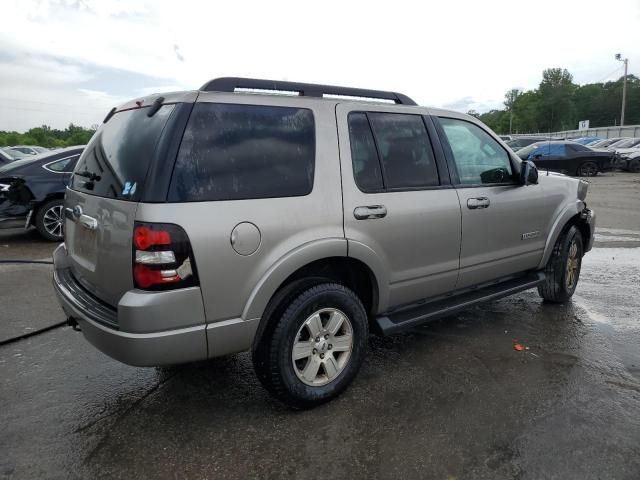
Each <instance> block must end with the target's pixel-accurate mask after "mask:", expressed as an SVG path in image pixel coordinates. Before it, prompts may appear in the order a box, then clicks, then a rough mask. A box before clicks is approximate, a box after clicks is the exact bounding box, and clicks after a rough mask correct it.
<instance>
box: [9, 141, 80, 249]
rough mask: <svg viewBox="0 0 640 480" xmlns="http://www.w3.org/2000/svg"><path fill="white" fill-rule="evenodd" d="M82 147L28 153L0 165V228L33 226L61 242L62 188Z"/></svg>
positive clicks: (47, 236)
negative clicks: (28, 154) (25, 156)
mask: <svg viewBox="0 0 640 480" xmlns="http://www.w3.org/2000/svg"><path fill="white" fill-rule="evenodd" d="M83 148H84V147H82V146H78V147H69V148H64V149H60V150H56V152H55V153H46V154H40V155H35V156H30V157H29V158H25V159H22V160H16V161H14V162H11V163H9V164H8V165H5V166H4V167H2V168H0V228H29V227H31V226H35V227H36V228H37V229H38V233H40V235H42V237H44V238H45V239H47V240H51V241H57V242H59V241H61V240H62V239H63V227H64V224H63V216H62V208H63V207H62V204H63V197H64V191H65V188H66V186H67V184H68V183H69V178H70V177H71V172H72V171H73V168H74V167H75V165H76V163H77V161H78V158H80V154H81V153H82V150H83Z"/></svg>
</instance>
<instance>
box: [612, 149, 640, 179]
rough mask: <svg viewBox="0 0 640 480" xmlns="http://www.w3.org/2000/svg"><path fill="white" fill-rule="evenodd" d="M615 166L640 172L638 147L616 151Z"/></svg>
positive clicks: (639, 150) (639, 151)
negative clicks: (620, 151)
mask: <svg viewBox="0 0 640 480" xmlns="http://www.w3.org/2000/svg"><path fill="white" fill-rule="evenodd" d="M616 166H617V167H618V168H620V169H622V170H626V171H628V172H633V173H639V172H640V148H634V149H627V150H626V151H624V152H622V153H618V159H617V162H616Z"/></svg>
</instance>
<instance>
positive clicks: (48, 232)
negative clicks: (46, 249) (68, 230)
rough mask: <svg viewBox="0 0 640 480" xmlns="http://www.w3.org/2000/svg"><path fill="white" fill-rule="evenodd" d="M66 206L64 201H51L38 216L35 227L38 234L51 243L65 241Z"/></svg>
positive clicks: (41, 208)
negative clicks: (64, 213)
mask: <svg viewBox="0 0 640 480" xmlns="http://www.w3.org/2000/svg"><path fill="white" fill-rule="evenodd" d="M63 212H64V205H63V200H62V199H56V200H50V201H48V202H47V203H45V204H44V205H43V206H42V207H40V209H39V210H38V213H37V214H36V219H35V226H36V229H37V230H38V233H39V234H40V235H41V236H42V237H44V238H45V239H46V240H49V241H50V242H60V241H62V240H63V239H64V215H63Z"/></svg>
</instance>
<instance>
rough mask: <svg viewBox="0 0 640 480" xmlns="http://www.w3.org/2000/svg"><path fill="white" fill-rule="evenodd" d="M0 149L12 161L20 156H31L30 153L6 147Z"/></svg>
mask: <svg viewBox="0 0 640 480" xmlns="http://www.w3.org/2000/svg"><path fill="white" fill-rule="evenodd" d="M0 151H2V153H4V154H5V155H8V156H9V157H11V158H12V161H13V160H20V159H21V158H26V157H30V156H31V155H27V154H26V153H22V152H20V151H18V150H9V149H8V148H7V147H5V148H0Z"/></svg>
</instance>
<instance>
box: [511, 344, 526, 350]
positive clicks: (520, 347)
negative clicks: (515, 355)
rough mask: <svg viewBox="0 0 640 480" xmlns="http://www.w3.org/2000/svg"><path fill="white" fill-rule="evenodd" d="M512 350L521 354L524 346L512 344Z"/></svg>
mask: <svg viewBox="0 0 640 480" xmlns="http://www.w3.org/2000/svg"><path fill="white" fill-rule="evenodd" d="M513 349H514V350H517V351H518V352H521V351H523V350H524V345H521V344H519V343H514V344H513Z"/></svg>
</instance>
